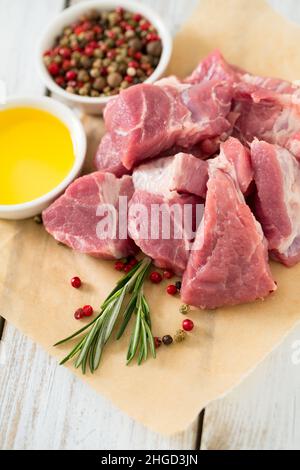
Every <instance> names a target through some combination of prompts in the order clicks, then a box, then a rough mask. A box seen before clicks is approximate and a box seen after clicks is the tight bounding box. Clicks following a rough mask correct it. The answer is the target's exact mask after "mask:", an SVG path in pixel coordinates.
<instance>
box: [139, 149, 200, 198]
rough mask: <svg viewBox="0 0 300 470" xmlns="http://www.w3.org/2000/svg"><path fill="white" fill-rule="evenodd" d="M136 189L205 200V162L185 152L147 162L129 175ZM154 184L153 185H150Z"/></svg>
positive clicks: (167, 195) (168, 195)
mask: <svg viewBox="0 0 300 470" xmlns="http://www.w3.org/2000/svg"><path fill="white" fill-rule="evenodd" d="M132 177H133V183H134V186H135V188H136V189H142V190H144V191H149V192H152V193H155V194H165V196H166V197H167V198H168V197H172V191H177V192H178V193H188V194H195V195H196V196H200V197H202V198H205V195H206V183H207V180H208V163H207V161H203V160H200V159H199V158H196V157H194V156H193V155H190V154H187V153H178V154H177V155H174V156H172V157H163V158H158V159H155V160H151V161H150V162H148V163H144V164H142V165H140V166H139V167H137V168H136V169H135V170H134V172H133V175H132ZM154 181H155V184H153V182H154Z"/></svg>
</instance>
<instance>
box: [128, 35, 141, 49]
mask: <svg viewBox="0 0 300 470" xmlns="http://www.w3.org/2000/svg"><path fill="white" fill-rule="evenodd" d="M128 45H129V47H130V48H131V49H133V51H134V52H137V51H140V50H141V49H142V47H143V44H142V41H141V40H140V39H139V38H137V37H135V38H133V39H130V41H129V42H128Z"/></svg>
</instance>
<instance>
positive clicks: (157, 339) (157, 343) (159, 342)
mask: <svg viewBox="0 0 300 470" xmlns="http://www.w3.org/2000/svg"><path fill="white" fill-rule="evenodd" d="M161 343H162V341H161V339H160V338H158V337H157V336H155V337H154V346H155V348H156V349H158V348H159V347H160V346H161Z"/></svg>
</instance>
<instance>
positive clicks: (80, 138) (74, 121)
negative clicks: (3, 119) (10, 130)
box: [0, 95, 87, 218]
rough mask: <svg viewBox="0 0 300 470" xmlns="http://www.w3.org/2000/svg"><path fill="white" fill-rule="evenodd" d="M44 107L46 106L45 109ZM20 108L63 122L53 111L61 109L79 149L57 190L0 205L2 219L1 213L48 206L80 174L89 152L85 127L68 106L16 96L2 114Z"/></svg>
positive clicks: (9, 101) (49, 99)
mask: <svg viewBox="0 0 300 470" xmlns="http://www.w3.org/2000/svg"><path fill="white" fill-rule="evenodd" d="M42 105H44V107H43V106H42ZM18 107H32V108H36V109H39V110H41V111H46V112H48V113H50V114H52V115H53V116H54V117H56V118H57V119H59V120H60V121H61V119H60V118H59V117H58V116H57V115H56V114H55V111H53V110H54V109H55V108H56V109H59V110H60V111H61V112H62V113H64V114H65V115H66V119H67V121H68V122H69V124H65V123H64V124H65V126H66V127H67V128H68V129H69V131H71V128H72V129H73V130H74V132H73V134H74V135H75V136H76V139H77V144H78V149H77V151H76V149H75V148H74V157H75V158H74V164H73V166H72V168H71V170H70V171H69V172H68V174H67V176H66V177H65V178H64V179H63V180H62V181H61V182H60V183H59V184H58V185H57V186H55V188H53V189H52V190H51V191H49V192H48V193H45V194H43V196H40V197H38V198H36V199H32V200H31V201H27V202H23V203H19V204H0V218H1V213H2V214H4V213H8V212H14V211H16V212H21V211H23V210H24V211H25V210H26V209H30V208H33V207H35V206H40V205H43V204H47V203H48V202H49V201H51V200H54V199H55V198H56V197H58V196H59V195H60V194H61V193H62V192H63V191H64V190H65V189H66V188H67V187H68V186H69V184H71V183H72V181H73V180H74V179H75V178H76V176H77V175H78V173H79V172H80V170H81V168H82V165H83V163H84V160H85V156H86V150H87V138H86V134H85V132H84V129H83V125H82V123H81V122H80V120H79V118H78V117H77V116H76V115H75V113H74V112H73V111H72V110H71V109H70V108H68V106H66V105H64V104H63V103H60V102H59V101H56V100H54V99H53V98H50V97H47V96H41V97H33V96H17V95H15V96H11V97H9V98H7V100H6V102H5V103H4V104H1V105H0V112H1V111H5V110H6V109H13V108H18ZM61 122H62V121H61ZM73 147H74V142H73Z"/></svg>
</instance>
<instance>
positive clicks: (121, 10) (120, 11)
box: [116, 7, 124, 15]
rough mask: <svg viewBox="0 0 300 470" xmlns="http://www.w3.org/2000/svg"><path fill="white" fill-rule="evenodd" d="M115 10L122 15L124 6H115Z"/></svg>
mask: <svg viewBox="0 0 300 470" xmlns="http://www.w3.org/2000/svg"><path fill="white" fill-rule="evenodd" d="M116 12H117V13H119V15H123V13H124V8H123V7H117V8H116Z"/></svg>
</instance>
